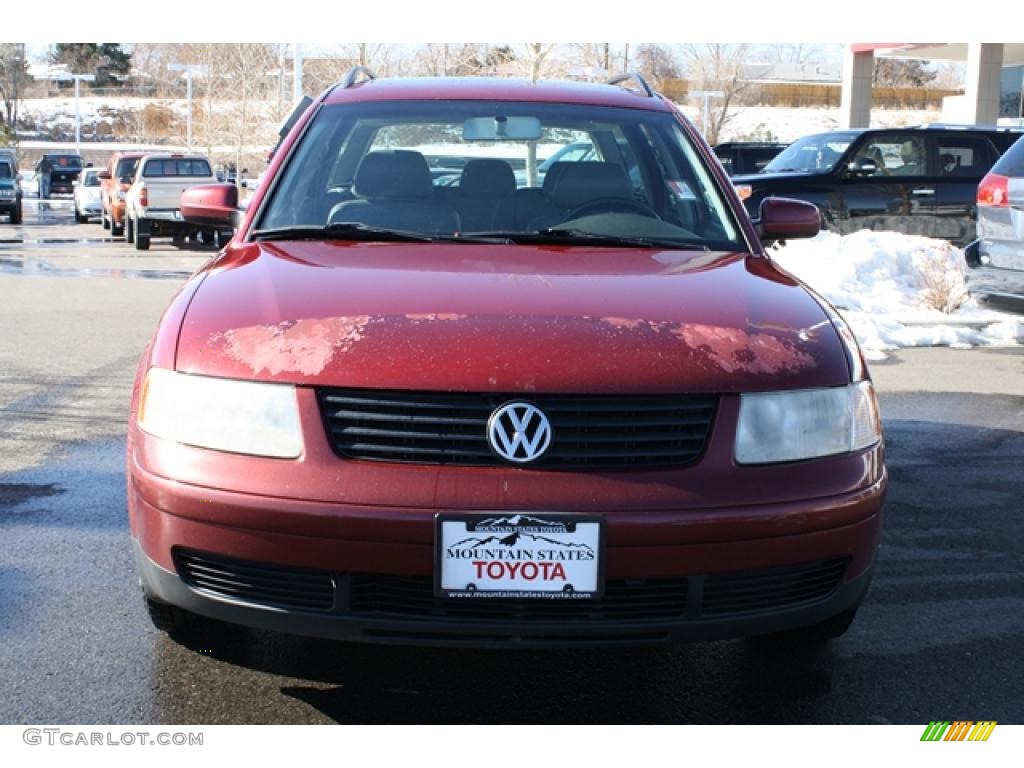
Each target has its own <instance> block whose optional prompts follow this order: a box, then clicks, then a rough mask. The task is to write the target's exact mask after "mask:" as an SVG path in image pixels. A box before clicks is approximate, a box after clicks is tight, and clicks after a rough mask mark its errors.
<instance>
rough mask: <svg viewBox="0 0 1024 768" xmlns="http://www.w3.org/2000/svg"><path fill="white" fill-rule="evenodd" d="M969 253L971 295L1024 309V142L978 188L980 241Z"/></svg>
mask: <svg viewBox="0 0 1024 768" xmlns="http://www.w3.org/2000/svg"><path fill="white" fill-rule="evenodd" d="M965 255H966V258H967V265H968V266H969V267H970V270H969V271H968V273H967V277H968V281H967V287H968V290H969V291H970V292H971V294H972V295H975V296H978V297H980V298H983V299H989V300H996V301H1003V300H1008V308H1012V309H1015V310H1016V311H1018V312H1020V311H1024V138H1022V139H1018V140H1017V143H1016V144H1014V145H1013V146H1012V147H1011V148H1010V149H1009V150H1008V151H1007V152H1006V154H1004V155H1003V156H1002V157H1001V158H999V162H997V163H996V164H995V165H994V166H993V167H992V170H991V171H990V172H989V173H988V175H986V176H985V178H984V179H982V181H981V184H979V185H978V239H977V240H976V241H974V242H973V243H971V244H970V245H969V246H968V247H967V249H966V252H965Z"/></svg>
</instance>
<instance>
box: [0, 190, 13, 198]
mask: <svg viewBox="0 0 1024 768" xmlns="http://www.w3.org/2000/svg"><path fill="white" fill-rule="evenodd" d="M0 197H14V190H13V189H0Z"/></svg>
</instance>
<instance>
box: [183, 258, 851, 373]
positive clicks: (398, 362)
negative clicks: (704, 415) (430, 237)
mask: <svg viewBox="0 0 1024 768" xmlns="http://www.w3.org/2000/svg"><path fill="white" fill-rule="evenodd" d="M176 367H177V369H178V370H181V371H186V372H190V373H198V374H208V375H214V376H224V377H232V378H242V379H256V380H263V381H280V382H292V383H296V384H309V385H330V386H345V387H376V388H388V389H391V388H393V389H423V390H450V391H488V392H534V391H536V392H581V393H601V392H631V393H674V392H740V391H758V390H760V391H764V390H773V389H783V388H796V387H813V386H830V385H841V384H844V383H846V382H847V381H848V380H849V373H848V368H847V362H846V356H845V352H844V350H843V348H842V346H841V342H840V341H839V339H838V336H837V334H836V332H835V330H834V329H833V327H832V325H831V323H830V322H829V320H828V318H827V316H826V314H825V312H824V310H823V309H822V307H821V306H820V305H819V304H818V303H817V301H816V300H815V299H813V298H812V297H811V296H810V295H809V294H808V293H807V292H806V291H805V290H804V289H803V288H802V287H801V286H800V285H799V284H798V283H796V282H795V281H794V280H793V279H792V278H791V277H789V276H788V275H786V274H785V273H783V272H781V271H779V270H777V269H776V268H775V267H774V266H773V265H772V264H771V263H770V262H769V261H768V260H767V259H764V258H759V257H751V256H749V255H744V254H734V253H706V252H683V251H657V250H646V249H644V250H640V249H607V248H606V249H594V248H558V247H533V246H503V245H476V244H473V245H470V244H463V245H458V244H419V243H400V244H390V243H389V244H366V243H361V244H359V243H323V242H287V243H277V242H275V243H262V244H254V243H246V244H240V245H234V246H231V247H230V248H229V249H228V250H227V251H226V252H225V254H224V255H222V256H221V257H220V259H218V260H217V261H215V262H213V263H212V264H211V265H210V266H209V267H208V268H207V274H206V276H205V278H204V280H203V282H202V284H201V286H200V288H199V289H198V291H197V292H196V295H195V297H194V298H193V300H192V303H191V305H190V306H189V309H188V311H187V313H186V315H185V318H184V321H183V323H182V328H181V332H180V336H179V342H178V349H177V357H176Z"/></svg>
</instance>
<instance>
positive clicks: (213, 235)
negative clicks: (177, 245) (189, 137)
mask: <svg viewBox="0 0 1024 768" xmlns="http://www.w3.org/2000/svg"><path fill="white" fill-rule="evenodd" d="M216 183H217V176H216V175H215V174H214V172H213V169H212V168H211V167H210V161H209V160H207V159H206V158H205V157H203V156H201V155H179V154H152V155H145V156H144V157H143V158H142V159H141V160H139V164H138V167H137V168H136V170H135V179H134V181H133V182H132V185H131V188H129V190H128V191H127V192H126V193H125V228H124V234H125V239H127V240H128V242H134V243H135V247H136V249H138V250H140V251H145V250H147V249H148V248H149V241H150V238H152V237H173V238H174V239H175V240H183V239H184V238H186V237H195V236H197V235H201V236H202V237H203V240H204V241H205V242H211V241H216V243H217V247H218V248H220V247H223V246H224V245H226V244H227V242H228V240H230V239H231V235H232V231H231V230H229V229H228V230H222V229H218V230H214V229H211V228H209V227H203V226H199V225H196V224H190V223H188V222H186V221H185V220H184V219H183V218H182V216H181V193H182V192H184V191H185V190H186V189H188V188H189V187H194V186H196V185H198V184H216Z"/></svg>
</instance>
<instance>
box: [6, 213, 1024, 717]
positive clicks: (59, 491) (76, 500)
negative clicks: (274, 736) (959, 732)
mask: <svg viewBox="0 0 1024 768" xmlns="http://www.w3.org/2000/svg"><path fill="white" fill-rule="evenodd" d="M51 217H52V218H51ZM51 221H53V222H54V223H47V222H51ZM72 222H73V220H70V208H67V209H66V210H65V211H64V212H63V213H62V212H61V211H60V209H58V210H57V212H56V213H53V212H52V211H51V212H48V213H46V214H45V215H41V216H40V217H39V218H38V219H36V220H34V221H30V222H29V223H28V225H27V226H26V227H23V228H22V229H23V230H24V231H25V233H26V234H23V235H19V236H21V237H23V238H24V239H25V240H27V241H31V240H36V241H38V240H43V241H44V242H43V243H38V242H25V243H22V244H6V243H2V242H0V259H12V260H20V261H26V260H32V259H39V260H43V261H49V262H51V263H53V264H55V265H56V266H59V267H60V268H62V269H76V268H77V269H79V270H80V271H81V273H80V274H76V275H74V277H77V278H78V279H68V277H69V276H67V275H65V276H61V277H57V276H54V275H52V274H47V273H45V271H44V272H40V271H29V272H24V271H23V272H20V273H17V272H14V273H12V272H6V271H4V270H3V269H0V329H3V330H2V331H0V542H2V546H0V679H2V680H4V682H5V694H6V695H5V696H3V697H0V723H25V722H51V723H52V722H61V723H121V722H125V723H323V722H343V723H455V722H458V723H461V722H467V723H469V722H479V723H517V722H523V723H562V722H565V723H752V722H753V723H759V722H764V723H818V722H825V723H887V722H893V723H918V724H923V723H926V722H928V721H929V720H933V719H950V720H952V719H957V718H968V719H974V720H982V719H986V720H989V719H991V720H998V721H999V722H1000V723H1007V722H1018V723H1019V722H1022V721H1024V694H1022V693H1021V691H1020V682H1019V681H1020V680H1021V679H1022V678H1024V661H1022V659H1021V654H1020V649H1021V647H1024V588H1022V586H1021V573H1022V572H1024V516H1022V514H1021V513H1022V506H1024V502H1022V501H1021V500H1022V499H1024V473H1022V472H1021V471H1020V468H1021V466H1024V354H1022V352H1024V350H1022V349H1021V348H1010V349H1003V350H993V349H988V350H948V349H943V350H907V351H905V352H901V353H899V354H897V355H895V356H894V357H893V359H892V360H890V361H887V362H885V363H881V364H877V365H875V366H874V367H873V369H872V370H873V373H874V376H875V378H876V382H877V384H878V387H879V390H880V393H881V400H882V410H883V416H884V419H885V428H886V436H887V444H888V467H889V471H890V473H891V484H890V495H889V501H888V503H887V507H886V521H885V530H884V535H883V545H882V548H881V552H880V559H879V564H878V570H877V573H876V578H875V582H874V585H873V587H872V591H871V592H870V594H869V596H868V599H867V601H866V602H865V604H864V605H863V607H862V610H861V612H860V614H859V616H858V618H857V621H856V622H855V623H854V625H853V627H852V628H851V630H850V631H849V632H848V633H847V634H846V635H845V636H844V637H843V638H841V639H839V640H838V641H836V642H834V643H833V644H832V645H831V646H830V647H828V648H826V649H818V650H809V649H802V648H792V647H791V648H778V647H775V648H770V647H764V646H762V645H759V644H756V643H752V642H749V641H744V640H736V641H722V642H714V643H702V644H693V645H685V646H679V647H672V648H654V649H650V648H648V649H636V650H628V651H573V650H557V651H546V652H539V651H512V652H509V651H501V652H496V651H466V650H438V649H414V648H388V647H375V646H358V645H351V644H344V643H337V642H329V641H323V640H308V639H302V638H295V637H289V636H285V635H278V634H273V633H267V632H258V631H253V630H240V631H239V632H238V633H237V634H236V635H233V636H231V637H229V638H225V639H221V640H218V641H216V642H215V643H210V645H209V647H186V646H183V645H179V644H177V643H175V642H173V641H171V640H169V639H168V638H167V637H165V636H164V635H162V634H161V633H159V632H157V631H156V630H154V629H153V628H152V627H151V625H150V624H149V620H148V618H147V617H146V614H145V611H144V609H143V607H142V604H141V600H140V597H139V593H138V587H137V582H136V576H135V572H134V564H133V562H132V558H131V550H130V546H129V537H128V532H127V524H126V520H125V494H124V470H123V467H124V452H123V434H124V419H125V415H126V412H127V402H128V393H129V388H130V385H131V378H132V374H133V372H134V367H135V363H136V361H137V359H138V355H139V354H140V353H141V351H142V348H143V346H144V345H145V343H146V340H147V339H148V337H149V334H150V333H151V331H152V329H153V327H154V325H155V323H156V321H157V318H158V317H159V314H160V312H161V311H162V309H163V307H164V306H165V304H166V302H167V300H168V299H169V298H170V296H171V295H172V294H173V292H174V291H175V290H176V289H177V287H178V285H179V284H180V282H181V281H182V278H181V277H180V276H177V275H172V276H168V277H166V278H165V279H159V280H124V279H120V278H119V277H116V276H114V275H105V274H104V275H102V276H100V275H98V274H96V273H88V272H87V270H91V269H99V268H103V269H106V268H108V266H109V263H110V262H111V260H123V261H124V262H125V264H126V267H127V268H129V269H147V270H149V269H152V270H156V271H169V272H174V271H177V272H185V271H188V270H187V269H186V268H185V267H186V266H188V265H192V268H195V267H197V266H198V265H200V264H201V263H202V262H203V260H204V259H205V258H207V257H208V256H209V255H210V254H209V252H201V251H196V252H188V251H186V250H182V249H177V248H174V247H173V246H171V245H170V244H169V243H168V244H166V245H164V246H158V244H157V243H156V242H154V252H153V253H152V254H151V255H147V256H145V257H137V256H136V255H135V253H134V251H132V250H131V247H130V246H128V245H126V244H125V243H123V242H114V243H105V242H102V238H103V234H99V233H102V232H103V231H102V230H101V229H100V227H99V226H98V225H93V224H89V225H77V226H76V225H74V224H73V223H72ZM7 226H8V225H6V224H3V223H0V235H5V234H7V232H6V229H5V228H6V227H7ZM69 229H70V230H73V232H74V234H75V235H76V236H77V234H78V232H85V235H84V238H85V239H87V240H88V242H85V243H82V242H81V241H79V240H76V241H75V242H74V243H72V244H68V243H60V244H59V245H58V247H51V246H50V245H48V244H47V243H46V242H45V241H47V240H51V239H52V240H56V239H68V238H71V235H69V234H66V233H65V232H64V230H69ZM44 230H45V231H44ZM49 230H53V231H49ZM93 232H95V233H97V234H95V239H96V240H98V241H99V242H92V239H93V237H94V235H93V234H92V233H93ZM51 236H52V237H51ZM158 248H159V250H158ZM51 252H52V254H53V255H51ZM140 258H141V259H146V261H145V262H141V263H140ZM54 259H56V261H54ZM180 260H185V262H184V264H183V263H178V262H179V261H180ZM97 265H101V266H97Z"/></svg>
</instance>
